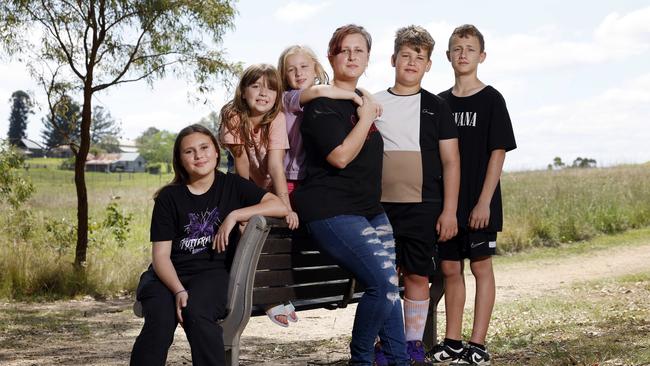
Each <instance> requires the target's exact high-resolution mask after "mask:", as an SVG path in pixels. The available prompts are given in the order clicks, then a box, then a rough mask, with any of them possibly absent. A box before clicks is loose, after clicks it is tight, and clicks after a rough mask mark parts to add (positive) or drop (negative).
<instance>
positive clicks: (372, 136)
mask: <svg viewBox="0 0 650 366" xmlns="http://www.w3.org/2000/svg"><path fill="white" fill-rule="evenodd" d="M370 44H371V40H370V35H369V34H368V32H367V31H366V30H365V29H364V28H363V27H360V26H357V25H352V24H351V25H346V26H343V27H340V28H339V29H337V30H336V31H335V32H334V34H333V36H332V38H331V40H330V45H329V50H328V58H329V61H330V64H331V65H332V69H333V70H334V80H333V84H334V86H337V87H339V88H342V89H345V90H349V91H355V90H356V86H357V82H358V80H359V77H361V75H362V74H363V72H364V71H365V69H366V67H367V66H368V59H369V53H370ZM363 94H364V96H363V104H362V105H361V106H359V107H358V108H357V106H356V105H355V104H354V103H353V102H352V101H348V100H337V99H330V98H318V99H315V100H313V101H312V102H310V103H309V104H307V105H306V106H305V110H304V114H303V121H302V125H301V128H300V131H301V132H302V134H303V141H304V147H305V152H306V167H307V177H306V178H305V180H304V182H303V184H302V185H301V186H300V187H298V188H297V189H296V190H295V191H294V203H295V207H296V208H297V209H298V214H299V215H300V217H301V220H302V221H303V222H306V223H307V227H308V229H309V231H310V232H311V234H312V236H313V237H314V239H315V241H316V242H317V244H318V246H319V249H320V250H321V251H322V252H324V253H327V254H328V255H330V256H331V257H332V258H334V259H335V260H336V261H337V263H338V264H339V265H340V266H341V267H343V268H344V269H346V270H348V271H350V272H351V273H352V274H353V275H354V277H355V278H356V279H357V280H358V281H359V282H360V283H362V284H363V285H364V287H365V290H364V294H363V296H362V298H361V300H360V301H359V305H358V306H357V311H356V314H355V319H354V327H353V329H352V340H351V341H350V354H351V359H350V365H370V364H372V362H373V359H374V354H373V353H374V352H373V350H374V343H375V338H376V337H377V335H379V337H380V338H381V340H382V344H383V350H384V354H385V355H386V358H387V359H388V362H389V363H391V364H393V365H398V366H402V365H409V364H410V362H409V358H408V356H407V354H406V342H405V340H404V322H403V320H402V306H401V303H400V299H399V289H398V287H397V286H398V277H397V271H396V269H395V240H394V239H393V230H392V228H391V226H390V223H389V222H388V218H387V217H386V214H385V213H384V211H383V209H382V207H381V204H380V203H379V199H380V196H381V168H382V154H383V140H382V138H381V135H380V134H379V132H378V131H377V129H376V128H375V126H374V120H375V119H376V117H377V115H378V112H379V109H380V108H379V106H378V105H377V104H376V103H374V101H373V100H372V99H371V98H370V96H368V95H365V94H366V93H363Z"/></svg>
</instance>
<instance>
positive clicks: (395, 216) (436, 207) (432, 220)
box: [382, 202, 441, 276]
mask: <svg viewBox="0 0 650 366" xmlns="http://www.w3.org/2000/svg"><path fill="white" fill-rule="evenodd" d="M382 205H383V206H384V210H385V211H386V215H387V216H388V220H389V221H390V224H391V226H392V227H393V236H395V253H396V255H397V265H398V266H399V267H400V269H401V270H402V271H404V272H406V273H413V274H417V275H420V276H429V275H432V274H433V273H434V272H435V271H436V269H437V268H438V266H437V256H436V240H437V235H436V221H437V220H438V216H440V212H441V204H440V203H430V202H423V203H383V204H382Z"/></svg>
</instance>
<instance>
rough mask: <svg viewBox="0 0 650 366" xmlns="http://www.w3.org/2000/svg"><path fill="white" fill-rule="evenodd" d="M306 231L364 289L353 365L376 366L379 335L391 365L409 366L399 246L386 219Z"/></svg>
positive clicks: (350, 220)
mask: <svg viewBox="0 0 650 366" xmlns="http://www.w3.org/2000/svg"><path fill="white" fill-rule="evenodd" d="M307 226H308V228H309V231H310V232H311V234H312V236H313V238H314V239H315V240H316V242H317V244H318V246H319V249H320V250H321V251H322V252H324V253H327V254H328V255H329V256H331V257H332V258H334V260H335V261H336V262H337V263H338V264H339V265H340V266H341V267H342V268H344V269H346V270H347V271H350V272H351V273H352V274H353V275H354V277H355V278H356V279H357V281H359V282H360V283H362V284H363V285H364V286H365V292H364V294H363V297H362V298H361V300H360V301H359V305H358V306H357V312H356V314H355V316H354V327H353V328H352V341H351V342H350V354H351V358H350V365H372V361H373V359H374V344H375V338H376V337H377V335H379V337H380V339H381V341H382V350H383V351H384V353H385V355H386V357H387V358H388V361H389V363H391V364H395V365H398V366H399V365H408V364H409V357H408V356H407V354H406V341H405V337H404V321H403V318H402V306H401V303H400V298H399V288H398V277H397V272H396V270H395V240H394V239H393V228H392V227H391V226H390V223H389V222H388V218H387V217H386V214H383V213H382V214H380V215H377V216H375V217H373V218H371V219H366V218H365V217H363V216H352V215H339V216H334V217H330V218H327V219H323V220H316V221H312V222H310V223H308V224H307Z"/></svg>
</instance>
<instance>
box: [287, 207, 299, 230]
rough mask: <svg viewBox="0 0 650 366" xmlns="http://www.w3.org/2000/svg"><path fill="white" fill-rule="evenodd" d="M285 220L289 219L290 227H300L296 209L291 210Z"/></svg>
mask: <svg viewBox="0 0 650 366" xmlns="http://www.w3.org/2000/svg"><path fill="white" fill-rule="evenodd" d="M285 220H287V225H288V226H289V229H291V230H296V229H297V228H298V225H299V220H298V214H297V213H295V211H291V212H289V214H288V215H287V216H286V217H285Z"/></svg>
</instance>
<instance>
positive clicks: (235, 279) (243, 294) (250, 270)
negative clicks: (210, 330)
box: [221, 215, 286, 349]
mask: <svg viewBox="0 0 650 366" xmlns="http://www.w3.org/2000/svg"><path fill="white" fill-rule="evenodd" d="M283 225H284V226H286V223H285V222H284V220H281V219H275V218H270V217H263V216H259V215H255V216H253V217H251V219H250V220H249V221H248V224H247V225H246V230H244V234H243V235H242V237H241V239H240V240H239V243H238V244H237V250H236V252H235V257H234V259H233V263H232V266H231V269H230V281H229V284H228V302H227V303H226V309H227V310H228V315H227V316H226V318H225V319H223V320H222V321H221V327H222V328H223V339H224V345H225V346H226V349H228V348H232V349H238V348H239V337H240V336H241V333H242V332H243V331H244V328H245V327H246V325H247V324H248V320H249V319H250V315H251V310H252V306H253V283H254V281H255V269H256V268H257V262H258V260H259V257H260V253H261V252H262V247H263V246H264V242H265V241H266V237H267V236H268V234H269V231H270V230H271V227H282V226H283Z"/></svg>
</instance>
